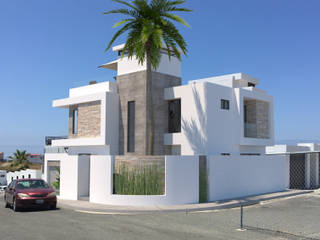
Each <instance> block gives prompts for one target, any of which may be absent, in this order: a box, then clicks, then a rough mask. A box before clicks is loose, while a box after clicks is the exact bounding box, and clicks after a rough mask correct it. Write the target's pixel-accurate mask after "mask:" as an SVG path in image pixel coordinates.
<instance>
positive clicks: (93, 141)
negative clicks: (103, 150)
mask: <svg viewBox="0 0 320 240" xmlns="http://www.w3.org/2000/svg"><path fill="white" fill-rule="evenodd" d="M103 145H106V142H105V139H104V138H103V137H96V138H69V139H59V140H52V146H53V147H76V146H103Z"/></svg>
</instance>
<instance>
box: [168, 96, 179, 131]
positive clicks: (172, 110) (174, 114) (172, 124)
mask: <svg viewBox="0 0 320 240" xmlns="http://www.w3.org/2000/svg"><path fill="white" fill-rule="evenodd" d="M168 132H169V133H177V132H181V100H180V99H177V100H172V101H169V129H168Z"/></svg>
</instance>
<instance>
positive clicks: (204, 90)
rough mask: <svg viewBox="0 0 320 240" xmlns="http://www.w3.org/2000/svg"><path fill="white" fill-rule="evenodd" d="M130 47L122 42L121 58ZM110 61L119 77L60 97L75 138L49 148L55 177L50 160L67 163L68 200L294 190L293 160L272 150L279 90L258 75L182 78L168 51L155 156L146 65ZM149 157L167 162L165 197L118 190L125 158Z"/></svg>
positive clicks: (64, 192) (181, 198)
mask: <svg viewBox="0 0 320 240" xmlns="http://www.w3.org/2000/svg"><path fill="white" fill-rule="evenodd" d="M122 49H123V45H120V46H117V47H114V48H113V50H114V51H115V52H117V53H118V56H120V55H121V52H122ZM100 67H101V68H105V69H110V70H113V71H115V72H116V77H115V79H116V81H115V82H111V81H110V82H102V83H92V84H90V85H87V86H82V87H78V88H72V89H70V90H69V96H68V97H67V98H64V99H59V100H55V101H53V107H56V108H64V109H66V110H68V111H69V120H68V124H69V132H68V138H66V139H57V140H52V143H51V146H50V147H49V148H47V149H48V151H47V153H46V154H45V167H44V178H45V179H46V180H48V178H49V176H50V171H49V169H50V166H51V167H52V166H59V167H60V171H61V173H60V177H61V180H60V181H61V182H60V198H64V199H73V200H76V199H81V198H82V197H87V198H88V199H89V201H92V202H97V203H104V204H113V205H114V204H116V205H162V204H187V203H197V202H199V195H201V194H202V193H201V192H203V191H204V190H203V182H204V184H205V192H206V193H205V194H206V195H207V197H206V198H207V200H208V201H214V200H222V199H229V198H235V197H243V196H248V195H254V194H261V193H268V192H275V191H282V190H285V188H286V186H287V179H286V175H285V174H286V167H287V160H286V157H285V156H281V155H266V154H265V147H266V146H268V145H273V144H274V120H273V97H272V96H270V95H269V94H268V93H266V92H265V91H263V90H261V89H258V88H257V85H258V84H259V81H258V79H256V78H254V77H251V76H249V75H246V74H243V73H237V74H230V75H224V76H218V77H212V78H206V79H199V80H193V81H189V82H188V84H186V85H181V70H180V62H179V61H178V59H177V58H175V57H172V58H171V60H169V58H168V56H167V55H166V51H163V53H162V59H161V63H160V66H159V68H158V69H156V70H154V71H153V72H152V79H153V85H152V89H153V96H152V97H153V102H152V104H153V106H154V129H155V130H154V154H155V156H146V152H147V141H148V138H147V136H148V129H149V128H148V124H149V122H148V120H147V114H146V112H147V111H146V109H147V107H148V104H150V103H149V102H147V101H146V99H147V92H146V85H147V82H146V66H145V65H139V64H138V62H137V60H135V59H134V58H133V59H128V58H127V57H126V56H124V57H123V58H120V57H119V58H118V59H117V60H115V61H113V62H110V63H107V64H103V65H101V66H100ZM55 149H59V151H55ZM61 149H64V151H61ZM145 160H146V161H159V162H160V161H162V162H163V163H164V164H163V166H164V180H165V184H164V191H163V194H158V195H133V194H132V195H121V194H115V192H114V189H115V186H114V181H116V180H115V178H114V174H115V171H116V170H115V166H116V165H117V162H119V161H126V162H129V164H130V163H133V162H134V161H140V163H141V161H145ZM201 169H202V170H201ZM203 169H204V171H203ZM204 175H205V177H203V176H204ZM203 179H205V180H203Z"/></svg>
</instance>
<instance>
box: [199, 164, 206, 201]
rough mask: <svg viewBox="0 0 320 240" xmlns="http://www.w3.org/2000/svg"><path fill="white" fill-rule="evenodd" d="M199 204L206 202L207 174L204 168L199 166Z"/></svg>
mask: <svg viewBox="0 0 320 240" xmlns="http://www.w3.org/2000/svg"><path fill="white" fill-rule="evenodd" d="M199 202H200V203H206V202H208V174H207V169H206V166H199Z"/></svg>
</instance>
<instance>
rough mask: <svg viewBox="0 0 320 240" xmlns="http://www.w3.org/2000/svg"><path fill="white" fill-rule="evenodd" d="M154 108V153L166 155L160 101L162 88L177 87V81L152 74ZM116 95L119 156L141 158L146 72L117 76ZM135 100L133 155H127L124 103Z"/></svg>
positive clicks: (164, 109) (144, 149)
mask: <svg viewBox="0 0 320 240" xmlns="http://www.w3.org/2000/svg"><path fill="white" fill-rule="evenodd" d="M152 77H153V105H154V129H155V132H154V154H155V155H165V154H170V153H171V151H170V147H166V146H164V142H163V134H164V133H167V132H168V102H167V101H165V100H164V88H167V87H172V86H178V85H180V84H181V78H178V77H174V76H170V75H166V74H162V73H157V72H153V73H152ZM117 85H118V91H119V95H120V129H119V153H120V154H135V155H145V154H146V153H147V139H148V133H147V126H148V125H147V124H148V122H147V115H146V111H147V99H148V98H147V94H146V93H147V91H146V89H147V85H146V71H140V72H135V73H130V74H125V75H121V76H117ZM129 101H135V152H134V153H128V152H127V125H128V102H129Z"/></svg>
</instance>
